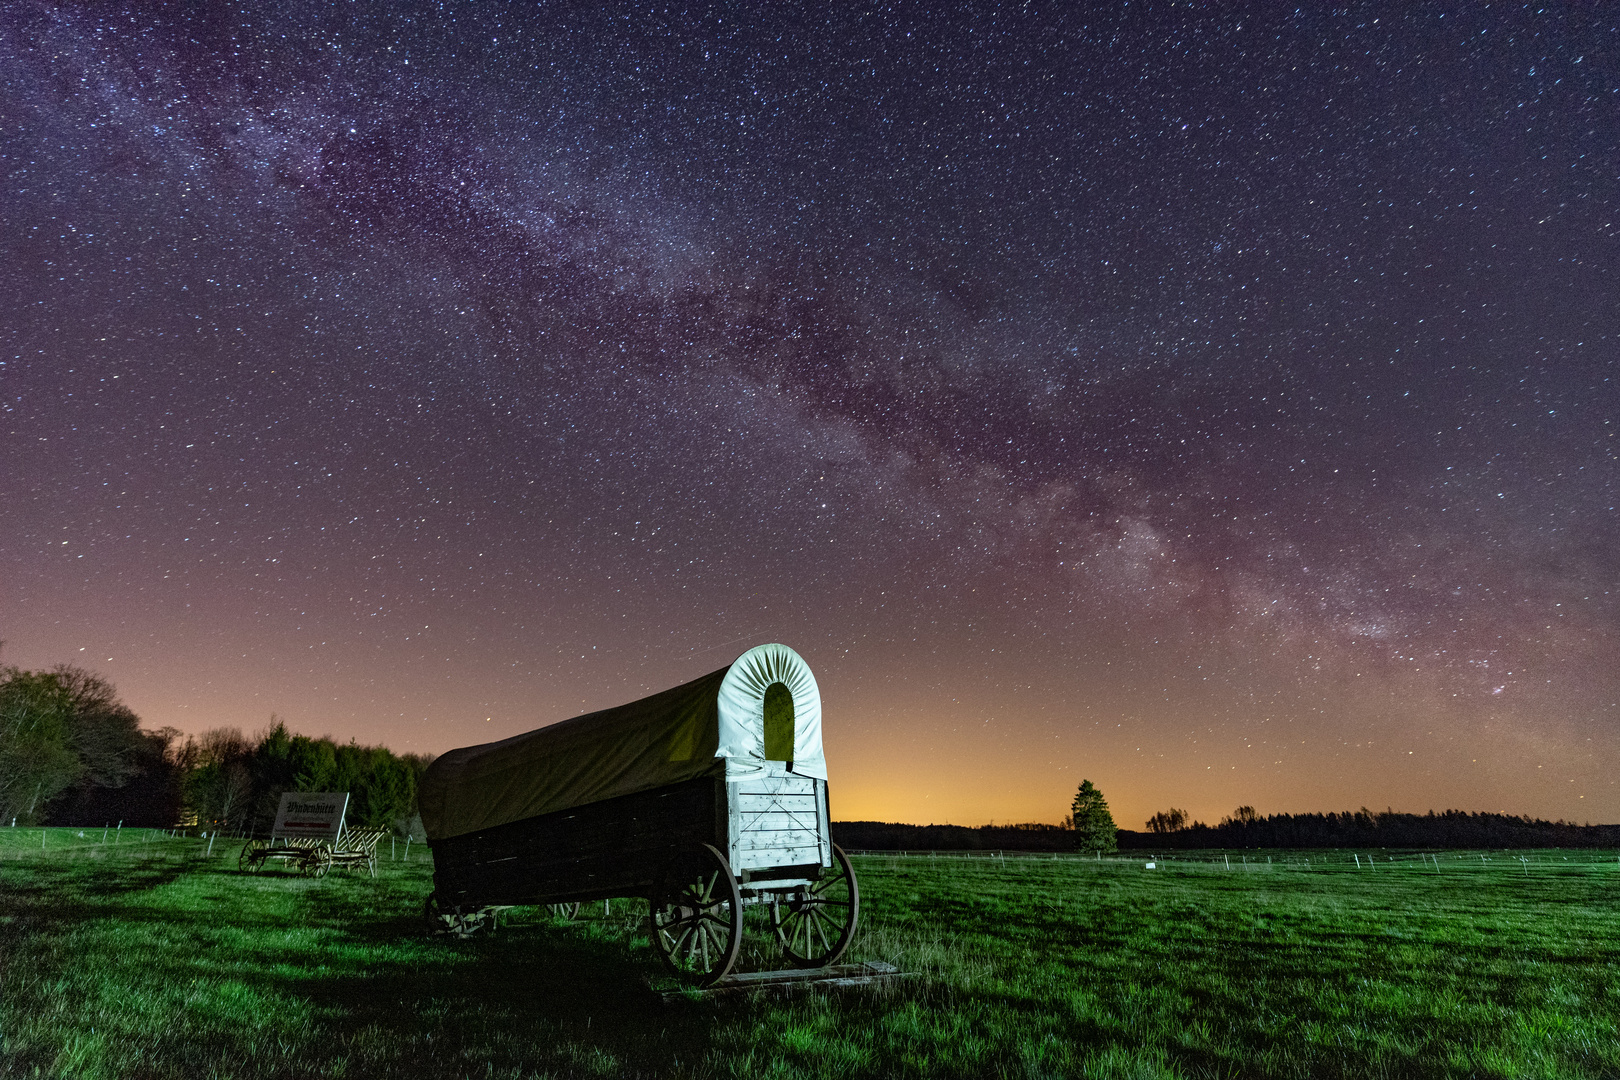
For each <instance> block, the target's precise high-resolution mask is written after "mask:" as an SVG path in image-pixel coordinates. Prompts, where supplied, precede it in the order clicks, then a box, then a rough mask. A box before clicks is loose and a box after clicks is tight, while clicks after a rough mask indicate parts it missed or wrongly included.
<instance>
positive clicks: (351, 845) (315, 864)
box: [236, 827, 388, 877]
mask: <svg viewBox="0 0 1620 1080" xmlns="http://www.w3.org/2000/svg"><path fill="white" fill-rule="evenodd" d="M387 835H388V830H387V829H380V828H375V827H367V828H360V829H348V830H345V831H344V832H343V834H342V835H341V836H340V837H339V838H338V841H337V843H335V844H334V843H332V842H331V841H329V840H325V839H311V838H308V837H292V838H286V837H282V838H277V839H274V840H249V841H248V842H247V843H246V844H244V845H243V846H242V853H241V854H240V855H238V856H237V859H236V865H237V867H238V868H239V869H241V870H244V871H246V872H247V873H250V874H256V873H258V872H259V871H260V870H263V869H264V867H265V864H266V863H268V862H272V861H274V862H283V863H291V864H292V865H293V867H294V868H295V869H296V870H297V871H298V872H299V873H301V874H303V875H304V876H305V877H324V876H326V872H327V871H328V870H330V869H332V867H334V866H338V867H342V868H344V869H346V870H355V869H359V868H361V867H364V868H365V869H366V871H367V873H369V874H370V875H371V876H372V877H376V876H377V842H378V841H379V840H381V839H382V838H383V837H384V836H387Z"/></svg>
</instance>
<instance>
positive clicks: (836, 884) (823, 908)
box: [771, 844, 861, 968]
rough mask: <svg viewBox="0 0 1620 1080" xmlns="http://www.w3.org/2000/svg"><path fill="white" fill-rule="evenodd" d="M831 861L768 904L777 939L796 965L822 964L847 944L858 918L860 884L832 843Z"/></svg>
mask: <svg viewBox="0 0 1620 1080" xmlns="http://www.w3.org/2000/svg"><path fill="white" fill-rule="evenodd" d="M832 852H833V864H832V866H830V867H828V868H827V869H826V871H824V873H823V875H822V877H821V878H820V879H819V880H818V881H815V882H812V883H811V884H810V885H809V886H808V887H807V888H805V889H803V890H802V891H801V892H800V893H799V894H798V895H796V896H794V897H793V898H792V899H790V900H788V901H787V902H785V903H780V902H779V903H777V904H775V905H773V906H772V908H771V919H772V924H773V929H774V930H775V931H776V938H777V941H778V942H780V943H781V946H782V952H783V953H785V954H786V955H787V957H788V959H789V960H791V961H792V962H793V963H794V964H795V965H796V966H798V967H806V968H810V967H825V966H827V965H828V964H832V963H835V962H836V961H837V960H838V958H839V957H840V956H842V955H843V954H844V951H845V950H846V949H848V948H849V943H850V941H851V940H852V939H853V938H854V936H855V926H856V923H857V921H858V920H859V918H860V906H861V896H860V887H859V885H858V884H857V883H856V880H855V868H854V867H853V866H851V865H850V862H849V856H847V855H845V854H844V851H843V849H842V848H840V847H839V846H838V845H837V844H834V845H833V848H832Z"/></svg>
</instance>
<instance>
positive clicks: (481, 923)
mask: <svg viewBox="0 0 1620 1080" xmlns="http://www.w3.org/2000/svg"><path fill="white" fill-rule="evenodd" d="M498 910H500V909H498V908H492V907H484V908H478V909H476V910H474V911H462V910H461V909H460V908H450V909H449V910H446V909H444V908H443V907H440V906H439V894H438V893H436V892H431V893H428V897H427V900H425V901H424V902H423V904H422V921H423V922H424V923H426V924H427V928H428V932H429V933H432V934H453V935H455V936H456V937H462V938H464V937H472V936H473V935H474V934H481V933H494V932H495V913H496V912H497V911H498Z"/></svg>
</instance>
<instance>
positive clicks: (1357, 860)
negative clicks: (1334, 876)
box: [1350, 852, 1361, 870]
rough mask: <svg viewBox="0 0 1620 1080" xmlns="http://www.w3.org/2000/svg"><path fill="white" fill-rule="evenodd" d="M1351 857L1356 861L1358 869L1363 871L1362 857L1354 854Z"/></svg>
mask: <svg viewBox="0 0 1620 1080" xmlns="http://www.w3.org/2000/svg"><path fill="white" fill-rule="evenodd" d="M1350 857H1351V858H1352V859H1354V860H1356V869H1357V870H1360V869H1361V856H1360V855H1357V854H1355V853H1354V852H1351V854H1350Z"/></svg>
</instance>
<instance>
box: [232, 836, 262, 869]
mask: <svg viewBox="0 0 1620 1080" xmlns="http://www.w3.org/2000/svg"><path fill="white" fill-rule="evenodd" d="M258 850H259V842H258V841H257V840H249V841H248V842H247V843H245V844H243V845H242V854H240V855H238V856H237V857H236V868H237V869H238V870H244V871H246V872H247V873H249V874H257V873H258V872H259V871H260V870H261V869H263V867H264V860H263V859H255V858H254V857H253V856H254V854H255V853H257V852H258Z"/></svg>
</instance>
